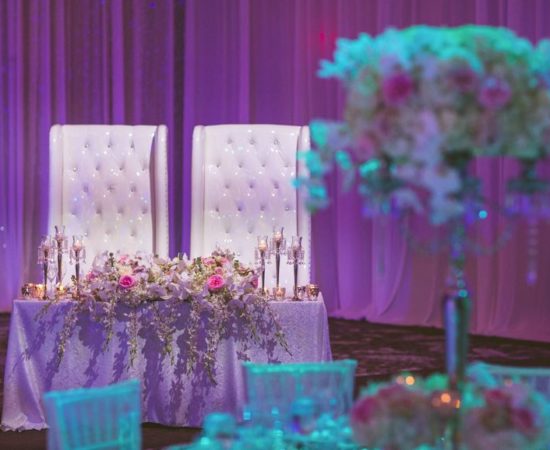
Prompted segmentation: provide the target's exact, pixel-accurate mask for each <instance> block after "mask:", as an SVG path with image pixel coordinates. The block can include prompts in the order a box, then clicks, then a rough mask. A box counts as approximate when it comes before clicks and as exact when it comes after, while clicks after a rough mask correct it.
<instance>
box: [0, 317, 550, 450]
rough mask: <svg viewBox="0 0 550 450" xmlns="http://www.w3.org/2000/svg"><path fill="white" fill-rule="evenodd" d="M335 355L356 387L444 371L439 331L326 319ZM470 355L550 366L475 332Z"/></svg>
mask: <svg viewBox="0 0 550 450" xmlns="http://www.w3.org/2000/svg"><path fill="white" fill-rule="evenodd" d="M8 328H9V315H7V314H1V315H0V374H2V378H0V405H1V404H2V395H3V374H4V364H5V359H6V349H7V343H8ZM330 336H331V345H332V353H333V357H334V359H344V358H353V359H357V360H358V361H359V366H358V371H357V385H358V388H360V387H361V386H363V385H365V384H366V383H367V382H368V381H369V380H384V379H389V378H391V377H392V375H393V374H396V373H398V372H401V371H409V372H414V373H418V374H422V375H426V374H429V373H433V372H437V371H443V370H444V336H443V332H442V331H441V330H436V329H433V328H420V327H401V326H392V325H381V324H371V323H368V322H365V321H350V320H341V319H330ZM469 357H470V360H472V361H473V360H480V361H485V362H488V363H494V364H507V365H513V366H524V367H528V366H538V367H550V344H548V343H541V342H530V341H518V340H511V339H502V338H493V337H484V336H473V337H472V338H471V345H470V355H469ZM196 433H197V430H195V429H189V428H174V427H164V426H161V425H155V424H145V425H144V426H143V437H144V448H146V449H147V448H150V449H152V448H157V449H159V448H162V447H163V446H166V445H170V444H175V443H184V442H189V441H190V440H191V439H192V438H193V436H194V435H195V434H196ZM45 442H46V432H45V431H25V432H22V433H15V432H4V433H0V448H2V449H10V450H19V449H21V450H23V449H25V450H35V449H36V450H38V449H44V448H45V447H46V446H45Z"/></svg>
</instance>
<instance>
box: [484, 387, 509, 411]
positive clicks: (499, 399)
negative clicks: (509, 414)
mask: <svg viewBox="0 0 550 450" xmlns="http://www.w3.org/2000/svg"><path fill="white" fill-rule="evenodd" d="M485 401H486V402H487V405H488V406H496V407H497V408H507V407H508V406H509V405H510V396H509V395H508V394H507V393H506V392H504V391H502V390H501V389H488V390H487V391H485Z"/></svg>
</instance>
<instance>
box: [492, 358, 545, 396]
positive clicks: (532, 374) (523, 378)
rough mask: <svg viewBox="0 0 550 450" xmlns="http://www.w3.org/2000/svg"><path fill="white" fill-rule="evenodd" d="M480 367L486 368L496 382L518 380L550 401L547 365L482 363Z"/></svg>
mask: <svg viewBox="0 0 550 450" xmlns="http://www.w3.org/2000/svg"><path fill="white" fill-rule="evenodd" d="M482 367H484V368H486V369H487V371H488V372H489V373H490V374H491V375H492V376H493V377H494V378H495V379H496V380H497V382H499V383H507V382H520V383H525V384H528V385H529V386H530V387H531V388H532V389H533V390H535V391H537V392H539V393H540V394H542V395H544V396H545V397H546V399H547V400H548V401H550V368H549V367H544V368H543V367H540V368H539V367H507V366H498V365H493V364H482Z"/></svg>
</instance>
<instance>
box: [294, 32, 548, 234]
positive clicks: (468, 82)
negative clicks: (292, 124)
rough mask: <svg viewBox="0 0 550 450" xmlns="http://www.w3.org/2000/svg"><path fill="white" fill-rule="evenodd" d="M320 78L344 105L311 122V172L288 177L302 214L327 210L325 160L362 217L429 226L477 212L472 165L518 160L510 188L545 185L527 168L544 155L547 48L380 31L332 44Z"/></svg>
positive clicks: (484, 35) (475, 35)
mask: <svg viewBox="0 0 550 450" xmlns="http://www.w3.org/2000/svg"><path fill="white" fill-rule="evenodd" d="M319 73H320V75H321V76H322V77H327V78H328V77H333V78H338V79H339V80H341V81H342V82H343V84H344V86H345V88H346V90H347V92H348V97H347V103H346V110H345V120H344V121H343V122H335V123H329V122H321V121H319V122H314V123H312V124H311V130H312V139H313V142H314V144H315V146H316V148H315V149H314V150H312V151H311V152H308V153H306V154H305V159H306V162H307V165H308V167H309V170H310V176H309V177H307V178H301V179H299V180H298V184H299V185H303V186H305V188H306V190H307V192H308V194H309V205H310V207H311V208H313V209H317V208H319V207H324V206H326V205H327V204H328V201H329V199H328V195H327V190H326V188H325V185H324V178H325V176H326V175H327V174H328V173H329V172H330V171H331V170H332V169H333V167H334V165H335V164H336V165H337V166H338V167H339V168H340V169H341V170H342V171H343V172H344V174H345V180H346V182H347V184H348V185H351V184H352V183H353V182H354V181H355V180H357V182H358V185H359V190H360V192H361V194H362V195H363V197H364V199H365V209H364V210H365V213H366V214H378V213H384V212H390V211H392V210H397V211H415V212H417V213H425V214H428V215H429V217H430V218H431V219H432V221H433V222H434V223H436V224H439V223H444V222H446V221H448V220H451V219H453V218H456V217H459V216H462V215H464V214H465V212H468V207H469V206H473V207H474V208H473V209H474V210H473V212H474V213H476V212H477V211H478V210H479V209H480V205H479V202H480V201H482V199H480V198H479V196H478V195H477V194H478V191H477V189H476V188H477V186H478V183H476V182H474V181H473V180H472V179H471V177H469V176H468V174H467V172H466V166H467V163H468V161H470V160H471V159H472V158H475V157H479V156H507V157H511V158H515V159H517V160H519V161H520V162H521V163H522V164H523V166H524V170H523V172H522V176H521V178H520V180H521V181H522V182H521V183H519V184H518V183H517V182H515V183H514V182H512V183H511V184H510V188H511V190H513V191H518V192H520V193H526V194H531V195H532V194H535V193H537V192H540V191H544V190H545V189H546V188H547V183H545V182H543V181H542V180H538V179H537V178H536V174H535V173H534V170H533V167H534V164H535V163H536V162H537V161H538V160H540V159H542V158H544V157H546V156H547V154H548V152H549V151H550V41H548V40H542V41H541V42H540V43H539V44H538V46H537V47H534V46H533V45H532V44H531V43H530V42H529V41H527V40H526V39H522V38H519V37H518V36H517V35H515V34H514V33H513V32H512V31H510V30H508V29H504V28H492V27H482V26H463V27H459V28H434V27H428V26H415V27H411V28H408V29H404V30H395V29H389V30H387V31H385V32H384V33H382V34H381V35H379V36H377V37H371V36H369V35H366V34H362V35H360V36H359V38H358V39H357V40H347V39H340V40H339V41H338V45H337V49H336V52H335V54H334V61H323V62H322V65H321V69H320V72H319ZM467 200H468V201H467ZM472 203H473V204H472Z"/></svg>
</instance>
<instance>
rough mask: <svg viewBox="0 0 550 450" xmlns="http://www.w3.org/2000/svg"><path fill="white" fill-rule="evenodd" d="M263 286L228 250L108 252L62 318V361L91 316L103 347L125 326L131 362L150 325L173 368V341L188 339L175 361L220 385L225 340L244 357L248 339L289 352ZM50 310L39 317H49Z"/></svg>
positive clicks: (94, 266) (97, 262) (59, 352)
mask: <svg viewBox="0 0 550 450" xmlns="http://www.w3.org/2000/svg"><path fill="white" fill-rule="evenodd" d="M257 287H258V275H257V273H256V271H255V269H254V268H252V267H248V266H246V265H244V264H243V263H241V262H240V261H238V260H237V259H236V258H235V256H234V254H233V253H231V252H229V251H222V250H216V251H214V252H213V253H212V254H211V255H210V256H207V257H200V258H195V259H192V260H189V259H187V258H185V257H183V258H174V259H167V258H159V257H156V256H152V255H147V254H136V255H126V254H123V255H116V256H115V255H114V254H112V253H107V252H105V253H102V254H100V255H98V256H97V257H96V258H95V259H94V262H93V264H92V268H91V270H90V271H89V272H88V274H87V275H86V276H85V277H84V279H83V280H82V282H81V284H80V286H79V289H78V290H77V289H76V287H75V288H74V292H73V294H74V295H75V296H76V295H77V294H78V298H77V301H75V302H72V304H71V305H70V309H69V311H68V313H67V314H65V317H64V324H63V327H62V330H61V332H60V336H59V339H58V340H57V342H58V363H59V362H60V361H61V358H62V357H63V354H64V352H65V346H66V343H67V341H68V339H69V338H70V336H71V335H72V333H73V332H74V329H75V327H76V326H77V321H78V316H79V314H80V313H82V312H86V313H88V315H89V316H90V317H91V318H92V319H94V320H95V321H97V323H99V324H101V325H102V326H103V330H104V332H105V340H104V345H103V348H104V349H106V348H107V347H108V346H109V344H110V341H111V339H112V336H113V326H114V323H115V319H116V318H117V317H118V318H122V319H125V320H127V322H128V325H127V328H128V335H129V350H130V351H129V355H130V361H129V362H130V364H133V361H134V359H135V358H136V356H137V352H138V335H139V331H140V329H142V328H144V327H149V328H152V331H153V333H147V336H156V337H157V338H158V339H159V341H160V342H161V343H162V348H163V351H164V354H166V355H170V356H171V357H172V362H174V361H173V357H174V338H175V335H176V334H178V335H180V336H184V337H185V339H183V341H182V340H181V339H180V341H178V347H179V352H178V354H177V355H178V357H184V358H185V366H186V372H187V373H189V372H191V371H192V370H194V369H195V368H197V367H198V366H200V367H201V368H202V369H204V370H205V371H206V373H207V374H208V375H209V377H210V379H211V380H212V381H215V374H214V372H215V370H214V367H215V355H216V351H217V348H218V344H219V342H220V340H221V339H223V338H225V337H233V339H235V340H236V341H237V343H239V342H240V343H241V345H242V346H243V348H244V352H243V357H245V355H246V348H247V345H248V342H249V341H252V342H255V343H258V344H266V343H268V342H271V344H270V345H269V346H268V345H263V346H264V347H266V348H267V347H273V344H279V345H281V346H282V347H283V348H284V349H285V350H286V351H288V347H287V344H286V340H285V337H284V333H283V331H282V328H281V326H280V324H279V322H278V318H277V316H276V314H275V312H274V311H273V310H272V309H271V306H270V305H269V302H268V299H267V298H266V297H264V296H262V295H261V294H260V293H258V292H257V289H256V288H257ZM50 304H51V302H50V303H48V304H46V306H45V307H44V309H43V310H42V311H41V313H40V315H41V316H43V315H45V314H47V311H48V308H49V305H50ZM182 305H186V308H187V313H186V316H185V320H184V321H182V320H179V319H180V318H181V317H182ZM184 307H185V306H184ZM237 319H238V324H237V323H236V320H237ZM182 344H183V348H182Z"/></svg>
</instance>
